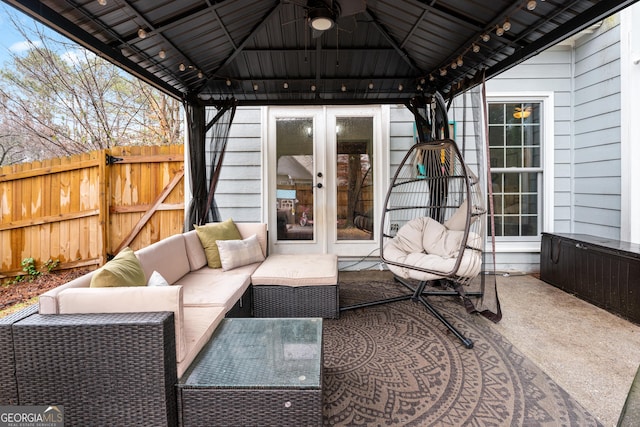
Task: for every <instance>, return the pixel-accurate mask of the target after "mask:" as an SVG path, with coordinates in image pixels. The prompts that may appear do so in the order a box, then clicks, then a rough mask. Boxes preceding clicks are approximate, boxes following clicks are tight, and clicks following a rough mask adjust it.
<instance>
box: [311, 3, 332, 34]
mask: <svg viewBox="0 0 640 427" xmlns="http://www.w3.org/2000/svg"><path fill="white" fill-rule="evenodd" d="M334 24H335V16H334V14H333V12H331V10H329V9H328V8H326V7H318V8H315V9H311V10H310V11H309V25H311V28H313V29H314V30H318V31H326V30H329V29H331V28H332V27H333V25H334Z"/></svg>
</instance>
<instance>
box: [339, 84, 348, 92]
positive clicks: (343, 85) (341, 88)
mask: <svg viewBox="0 0 640 427" xmlns="http://www.w3.org/2000/svg"><path fill="white" fill-rule="evenodd" d="M340 90H341V91H343V92H346V91H347V87H346V86H345V84H344V83H342V86H340Z"/></svg>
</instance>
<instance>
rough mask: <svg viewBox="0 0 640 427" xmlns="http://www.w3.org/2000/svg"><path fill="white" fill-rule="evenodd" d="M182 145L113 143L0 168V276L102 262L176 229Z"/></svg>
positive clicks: (180, 221)
mask: <svg viewBox="0 0 640 427" xmlns="http://www.w3.org/2000/svg"><path fill="white" fill-rule="evenodd" d="M183 168H184V151H183V146H182V145H172V146H151V147H147V146H145V147H116V148H113V149H111V150H100V151H94V152H91V153H86V154H81V155H76V156H71V157H65V158H58V159H50V160H46V161H43V162H33V163H25V164H19V165H11V166H5V167H2V168H0V210H1V212H0V251H1V252H0V261H1V263H2V268H1V270H0V278H3V277H9V276H15V275H17V274H22V265H21V263H22V260H24V259H25V258H34V259H35V261H36V266H37V267H41V266H42V265H43V263H45V262H46V261H47V260H49V259H52V260H58V261H59V262H60V265H59V267H58V268H62V269H68V268H75V267H83V266H99V265H102V264H103V263H104V262H106V260H107V259H108V258H109V257H110V256H113V255H115V254H116V253H118V252H119V251H120V250H121V249H122V248H124V247H126V246H129V247H131V248H132V249H134V250H135V249H139V248H142V247H145V246H148V245H150V244H151V243H154V242H156V241H158V240H161V239H163V238H165V237H168V236H170V235H173V234H177V233H180V232H182V227H183V221H184V184H183V182H184V181H183V176H184V169H183Z"/></svg>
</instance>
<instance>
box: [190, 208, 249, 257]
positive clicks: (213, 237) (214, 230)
mask: <svg viewBox="0 0 640 427" xmlns="http://www.w3.org/2000/svg"><path fill="white" fill-rule="evenodd" d="M195 227H196V233H197V235H198V238H199V239H200V242H201V243H202V247H203V248H204V253H205V254H206V256H207V265H208V266H209V267H210V268H220V267H222V263H221V262H220V254H219V252H218V245H216V241H218V240H241V239H242V235H241V234H240V232H239V231H238V227H236V225H235V223H234V222H233V220H232V219H231V218H229V219H227V220H226V221H223V222H217V223H212V224H207V225H202V226H195Z"/></svg>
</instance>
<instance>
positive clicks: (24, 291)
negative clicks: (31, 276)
mask: <svg viewBox="0 0 640 427" xmlns="http://www.w3.org/2000/svg"><path fill="white" fill-rule="evenodd" d="M88 271H89V270H88V269H85V268H82V269H73V270H63V271H53V272H51V273H42V274H41V275H40V276H39V277H37V278H36V279H35V280H33V281H31V282H30V281H28V280H27V279H25V281H24V282H19V283H14V284H3V285H0V311H2V310H5V309H8V308H10V307H12V306H14V305H16V304H20V303H23V302H25V301H28V300H29V299H31V298H33V297H36V296H38V295H40V294H41V293H43V292H46V291H47V290H49V289H51V288H55V287H56V286H59V285H62V284H63V283H66V282H68V281H70V280H73V279H75V278H76V277H80V276H82V275H83V274H85V273H87V272H88Z"/></svg>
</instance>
